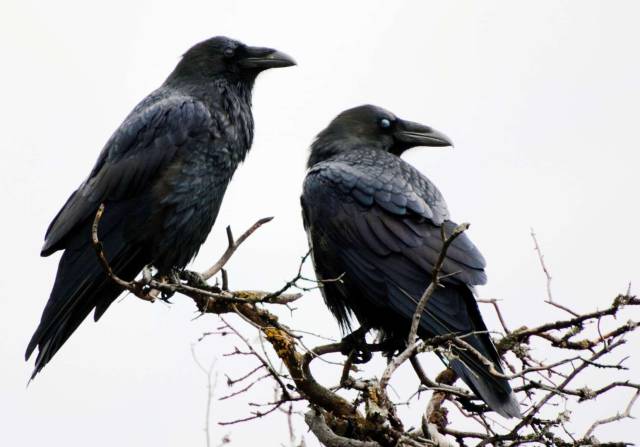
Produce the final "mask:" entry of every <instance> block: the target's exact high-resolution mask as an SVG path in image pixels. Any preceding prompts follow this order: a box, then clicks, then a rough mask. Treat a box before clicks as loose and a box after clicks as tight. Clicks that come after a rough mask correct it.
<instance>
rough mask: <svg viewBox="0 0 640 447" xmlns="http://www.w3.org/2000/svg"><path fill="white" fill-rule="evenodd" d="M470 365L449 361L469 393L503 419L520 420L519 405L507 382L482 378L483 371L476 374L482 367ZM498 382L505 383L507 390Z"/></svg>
mask: <svg viewBox="0 0 640 447" xmlns="http://www.w3.org/2000/svg"><path fill="white" fill-rule="evenodd" d="M471 365H472V364H471ZM471 365H470V364H469V363H466V362H463V361H462V360H461V359H460V358H455V359H452V360H450V361H449V366H450V367H451V368H452V369H453V370H454V371H455V372H456V374H457V375H458V376H459V377H460V378H461V379H462V380H463V381H464V383H466V384H467V386H468V387H469V388H471V391H473V392H474V393H475V394H476V395H477V396H480V398H481V399H482V400H484V401H485V402H486V404H487V405H488V406H489V408H491V409H492V410H493V411H495V412H497V413H498V414H500V415H501V416H503V417H505V418H510V417H515V418H522V413H521V412H520V405H519V404H518V401H517V400H516V398H515V395H514V394H513V391H511V388H510V387H509V385H508V382H507V381H506V380H504V379H499V378H495V377H492V378H491V379H487V378H486V377H484V375H485V374H483V373H484V372H485V371H484V370H482V372H481V373H480V374H478V372H480V371H479V368H484V366H481V367H479V366H478V365H474V366H471ZM485 369H486V368H485ZM500 381H503V382H505V383H506V388H507V389H505V383H499V382H500Z"/></svg>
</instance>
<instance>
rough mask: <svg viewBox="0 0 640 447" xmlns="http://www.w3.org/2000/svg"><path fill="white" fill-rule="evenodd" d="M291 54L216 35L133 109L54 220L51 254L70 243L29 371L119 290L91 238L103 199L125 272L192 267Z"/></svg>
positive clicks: (113, 247) (114, 251)
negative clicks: (255, 98) (264, 74)
mask: <svg viewBox="0 0 640 447" xmlns="http://www.w3.org/2000/svg"><path fill="white" fill-rule="evenodd" d="M294 64H295V63H294V61H293V60H292V59H291V58H290V57H289V56H287V55H286V54H283V53H280V52H278V51H276V50H273V49H270V48H260V47H251V46H247V45H244V44H242V43H240V42H237V41H234V40H231V39H229V38H226V37H214V38H211V39H208V40H205V41H203V42H200V43H198V44H197V45H195V46H193V47H192V48H190V49H189V50H188V51H187V52H186V53H185V54H184V56H183V57H182V59H181V61H180V62H179V63H178V65H177V66H176V68H175V69H174V70H173V72H172V73H171V74H170V75H169V77H168V78H167V80H166V81H165V82H164V84H162V86H161V87H160V88H158V89H157V90H155V91H154V92H153V93H151V94H150V95H149V96H147V97H146V98H145V99H143V100H142V102H140V103H139V104H138V105H137V106H136V107H135V108H134V109H133V111H132V112H131V113H130V114H129V116H128V117H127V118H126V119H125V120H124V122H123V123H122V124H121V125H120V127H119V128H118V129H117V130H116V131H115V133H114V134H113V136H112V137H111V138H110V139H109V141H108V142H107V144H106V145H105V147H104V149H103V150H102V152H101V153H100V155H99V157H98V161H97V162H96V164H95V166H94V168H93V170H92V171H91V173H90V174H89V177H88V178H87V179H86V180H85V181H84V182H83V183H82V184H81V185H80V187H79V188H78V189H77V190H76V191H75V192H74V193H73V194H71V197H69V199H68V200H67V202H66V204H65V205H64V206H63V207H62V209H61V210H60V212H59V213H58V215H57V216H56V217H55V218H54V219H53V222H52V223H51V225H50V226H49V229H48V230H47V234H46V240H45V243H44V247H43V248H42V253H41V254H42V256H49V255H50V254H52V253H53V252H55V251H57V250H64V253H63V255H62V258H61V260H60V265H59V266H58V273H57V276H56V280H55V284H54V286H53V290H52V291H51V295H50V297H49V301H48V302H47V305H46V307H45V309H44V312H43V313H42V318H41V320H40V324H39V325H38V328H37V329H36V332H35V333H34V334H33V337H32V339H31V341H30V342H29V346H28V347H27V351H26V358H27V359H28V358H29V356H30V355H31V353H32V352H33V350H34V349H35V348H36V346H37V347H38V348H39V352H38V356H37V359H36V362H35V369H34V372H33V375H32V378H33V377H34V376H35V375H36V374H37V373H38V372H39V371H40V370H41V369H42V368H43V367H44V366H45V365H46V364H47V362H49V360H51V358H52V357H53V355H54V354H55V353H56V352H57V351H58V349H60V347H61V346H62V345H63V344H64V342H65V341H66V340H67V339H68V338H69V336H70V335H71V334H72V333H73V331H75V330H76V328H77V327H78V325H79V324H80V323H81V322H82V321H83V320H84V319H85V317H86V316H87V315H88V314H89V313H90V312H91V311H92V310H94V309H95V312H94V318H95V320H96V321H97V320H98V319H99V318H100V317H101V316H102V314H104V312H105V311H106V310H107V308H108V307H109V305H110V304H111V303H112V302H113V301H114V300H115V299H116V297H117V296H118V295H119V294H120V293H121V292H122V289H121V288H120V287H119V286H117V285H116V284H115V283H114V282H113V281H111V280H110V279H109V278H108V277H107V276H106V274H105V273H104V271H103V268H102V266H101V265H100V263H99V262H98V258H97V256H96V254H95V252H94V249H93V247H92V245H91V234H90V233H91V229H90V227H91V222H92V220H93V216H94V215H95V213H96V211H97V209H98V207H99V206H100V204H101V203H104V204H105V213H104V216H103V219H102V222H101V224H100V232H99V237H100V239H101V241H102V242H103V244H104V250H105V252H106V255H107V257H108V260H109V263H110V265H111V267H112V268H113V269H114V271H115V273H116V274H117V275H118V276H120V277H121V278H123V279H125V280H132V279H134V278H135V276H136V275H137V274H138V273H139V272H140V271H141V270H142V269H143V268H144V267H145V266H146V265H149V264H151V265H153V266H155V267H156V268H157V270H158V273H159V274H169V273H170V272H171V271H172V269H180V268H184V266H185V265H186V264H187V263H188V262H189V261H190V260H191V259H192V258H193V257H194V256H195V255H196V253H197V252H198V249H199V248H200V245H201V244H202V243H203V242H204V241H205V239H206V237H207V235H208V234H209V231H210V230H211V227H212V226H213V223H214V222H215V220H216V216H217V214H218V210H219V209H220V205H221V203H222V198H223V196H224V193H225V190H226V188H227V185H228V184H229V181H230V180H231V177H232V176H233V173H234V172H235V170H236V168H237V166H238V164H239V163H240V162H242V161H243V160H244V158H245V156H246V155H247V152H248V151H249V148H250V147H251V142H252V139H253V116H252V114H251V90H252V88H253V84H254V81H255V79H256V77H257V76H258V74H259V73H260V72H261V71H263V70H266V69H268V68H275V67H288V66H291V65H294Z"/></svg>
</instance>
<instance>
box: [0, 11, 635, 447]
mask: <svg viewBox="0 0 640 447" xmlns="http://www.w3.org/2000/svg"><path fill="white" fill-rule="evenodd" d="M639 17H640V4H638V3H637V2H635V1H617V2H605V1H557V0H556V1H535V2H534V1H530V2H507V1H502V2H498V1H483V2H476V1H472V0H469V1H458V2H434V1H424V0H423V1H413V2H410V1H393V2H390V1H385V2H383V1H372V0H367V1H353V2H345V1H322V2H301V1H287V2H278V1H258V0H256V1H190V0H184V1H181V2H159V1H150V0H149V1H109V2H87V1H75V2H72V1H65V0H58V1H50V2H46V1H40V2H34V1H25V0H21V1H18V0H4V1H3V3H2V5H1V6H0V50H1V52H2V54H3V58H2V60H3V66H2V70H0V79H1V82H0V97H1V98H2V102H1V103H0V118H1V121H2V123H3V124H4V125H3V131H2V133H1V134H0V147H1V148H2V155H1V157H2V159H1V161H2V162H1V163H0V186H1V188H2V192H3V194H2V195H3V204H2V210H3V214H2V215H3V219H2V231H1V232H0V247H2V249H3V256H2V258H1V259H2V260H1V261H0V262H1V264H0V265H1V269H2V272H3V274H2V276H1V277H0V304H1V305H2V307H1V309H2V311H1V312H0V357H1V364H2V369H1V372H0V396H1V397H0V421H2V422H0V445H5V446H9V445H11V446H14V445H15V446H17V445H24V446H38V445H52V446H58V445H60V446H62V445H64V446H66V447H74V446H86V445H91V446H92V447H102V446H114V445H125V446H127V445H154V446H156V447H164V446H177V445H188V446H204V445H205V444H204V435H203V432H202V427H203V419H204V405H205V400H206V394H205V379H204V377H203V375H202V374H201V372H200V371H199V370H198V369H197V367H196V366H195V364H194V362H193V360H192V358H191V351H190V346H191V344H192V343H193V342H194V341H195V340H196V339H197V338H198V337H199V335H200V334H202V333H203V332H205V331H210V330H212V329H215V328H216V327H217V326H218V320H217V317H215V316H205V317H202V318H199V319H196V320H193V318H194V317H195V316H196V314H195V308H194V306H193V304H192V302H191V301H190V300H189V299H186V298H179V297H176V298H175V299H174V304H173V305H171V306H167V305H165V304H163V303H155V304H153V305H150V304H148V303H144V302H141V301H139V300H137V299H136V298H132V297H127V298H125V299H123V300H122V301H120V302H118V303H117V304H114V305H113V306H112V307H111V308H110V309H109V311H108V312H107V314H106V315H105V317H104V318H103V319H102V320H101V321H100V323H99V324H94V323H93V322H92V321H86V322H85V323H84V324H83V325H82V326H81V327H80V329H79V330H78V331H77V332H76V333H75V334H74V335H73V336H72V337H71V339H70V340H69V342H68V343H67V344H66V345H65V346H64V347H63V348H62V350H61V351H60V352H59V353H58V355H57V356H56V357H55V359H54V360H53V361H52V362H51V363H50V364H49V365H48V366H47V367H46V368H45V370H44V371H43V373H42V374H41V375H40V376H38V378H37V379H36V381H35V382H34V383H33V384H31V385H30V386H29V388H28V389H27V388H25V385H26V382H27V378H28V376H29V374H30V371H31V368H32V364H27V363H25V362H24V360H23V352H24V349H25V347H26V344H27V342H28V340H29V338H30V336H31V334H32V332H33V330H34V329H35V327H36V324H37V322H38V319H39V318H40V313H41V311H42V308H43V306H44V304H45V301H46V299H47V297H48V294H49V290H50V287H51V285H52V283H53V278H54V275H55V271H56V267H57V259H58V255H56V256H53V257H51V258H46V259H43V258H40V257H39V256H38V253H39V251H40V247H41V244H42V239H43V235H44V232H45V229H46V227H47V225H48V224H49V222H50V220H51V219H52V218H53V216H54V215H55V213H56V212H57V211H58V209H59V207H60V206H61V205H62V204H63V203H64V201H65V200H66V198H67V196H68V195H69V193H70V192H71V191H72V190H73V189H74V188H76V187H77V186H78V185H79V183H80V182H81V181H82V180H83V178H84V177H85V176H86V175H87V173H88V171H89V169H90V168H91V166H92V165H93V162H94V160H95V158H96V156H97V154H98V152H99V150H100V149H101V148H102V146H103V144H104V143H105V141H106V140H107V138H108V137H109V135H110V134H111V133H112V132H113V131H114V130H115V129H116V127H117V126H118V125H119V124H120V122H121V121H122V120H123V118H124V117H125V115H126V114H127V113H128V112H129V111H130V110H131V108H132V107H133V106H134V105H135V104H136V103H137V102H138V101H139V100H140V99H142V98H143V97H144V96H145V95H147V94H148V93H149V92H150V91H151V90H153V89H154V88H156V87H157V86H158V85H159V84H160V83H161V82H162V81H163V80H164V78H165V77H166V76H167V75H168V74H169V72H170V71H171V70H172V69H173V67H174V65H175V64H176V63H177V61H178V60H179V57H180V55H181V54H182V53H183V52H184V51H185V50H186V49H187V48H189V47H190V46H191V45H193V44H194V43H196V42H198V41H200V40H203V39H205V38H207V37H211V36H214V35H228V36H230V37H234V38H237V39H239V40H242V41H244V42H246V43H249V44H253V45H264V46H271V47H274V48H278V49H280V50H283V51H285V52H287V53H289V54H291V55H292V56H294V57H295V58H296V60H297V61H298V64H299V66H298V67H295V68H291V69H286V70H273V71H271V72H267V73H265V74H264V75H263V76H261V77H260V78H259V79H258V81H257V83H256V88H255V94H254V116H255V122H256V137H255V140H254V145H253V150H252V152H251V154H250V155H249V158H248V161H247V162H246V163H245V165H243V166H242V167H241V168H240V169H239V170H238V172H237V175H236V176H235V178H234V181H233V182H232V184H231V187H230V189H229V191H228V193H227V195H226V197H225V201H224V204H223V207H222V211H221V213H220V215H219V217H218V221H217V223H216V226H215V227H214V230H213V231H212V233H211V236H210V238H209V240H208V241H207V243H206V244H205V245H204V247H203V249H202V250H201V252H200V254H199V256H198V258H197V260H196V261H195V262H194V264H193V266H192V267H193V268H194V269H202V268H204V267H207V266H208V265H209V264H211V263H212V262H213V261H214V260H215V259H217V256H218V255H219V254H220V253H221V251H222V250H223V249H224V246H225V243H226V239H225V236H224V227H225V226H226V225H229V224H230V225H232V227H233V228H234V229H235V231H236V233H239V232H240V231H241V230H243V229H244V228H245V227H247V226H249V225H250V224H251V223H252V222H253V221H254V220H256V219H257V218H259V217H263V216H269V215H273V216H276V219H275V220H274V221H273V222H271V223H270V224H268V226H266V227H265V228H264V229H261V230H260V231H259V232H258V233H257V234H256V235H255V236H254V237H252V239H251V240H250V241H249V242H247V244H246V245H245V246H244V247H243V248H242V249H241V251H240V252H239V253H238V254H237V255H236V256H235V257H234V258H233V260H232V262H231V263H230V264H229V266H228V267H229V276H230V281H231V286H232V288H245V289H251V288H259V289H267V290H274V289H276V288H278V287H280V286H281V285H282V284H283V283H284V281H285V280H287V279H288V278H290V277H291V276H293V275H294V273H295V270H296V267H297V263H298V259H299V257H300V256H301V255H303V254H304V253H305V252H306V239H305V235H304V232H303V230H302V224H301V219H300V210H299V200H298V197H299V194H300V187H301V182H302V179H303V176H304V164H305V159H306V156H307V150H308V146H309V143H310V142H311V141H312V139H313V137H314V135H315V134H316V133H317V132H318V131H320V130H321V129H322V128H323V127H324V126H325V125H326V124H327V123H328V121H329V120H330V119H331V118H332V117H333V116H335V115H336V114H337V113H338V112H340V111H342V110H343V109H345V108H349V107H352V106H355V105H360V104H363V103H372V104H377V105H380V106H383V107H385V108H388V109H389V110H391V111H393V112H395V113H396V114H397V115H398V116H401V117H405V118H407V119H410V120H413V121H419V122H423V123H425V124H429V125H431V126H433V127H435V128H437V129H439V130H441V131H443V132H445V133H446V134H447V135H449V136H450V137H451V138H452V139H453V140H454V142H455V144H456V146H455V149H454V150H450V149H416V150H413V151H411V152H410V153H408V154H406V155H405V159H406V160H407V161H409V162H411V163H413V164H414V165H415V166H416V167H417V168H419V169H420V170H421V171H422V172H424V173H425V174H426V175H427V176H428V177H429V178H430V179H431V180H433V181H434V182H435V183H436V184H437V185H438V187H439V188H440V189H441V191H442V192H443V194H444V195H445V197H446V199H447V201H448V203H449V208H450V210H451V213H452V217H453V218H454V219H455V220H458V221H468V222H471V223H472V227H471V230H470V233H469V235H470V236H471V238H472V239H473V240H474V241H475V243H476V244H477V245H478V246H479V248H480V249H481V250H482V252H483V253H484V255H485V257H486V258H487V260H488V263H489V267H488V274H489V283H488V285H487V286H485V287H483V288H481V289H480V295H481V296H482V297H496V298H500V299H502V300H504V302H503V311H504V313H505V315H506V317H507V319H508V321H509V324H510V325H511V326H512V327H518V326H521V325H525V324H526V325H533V324H535V323H536V322H538V323H539V322H543V321H545V320H548V319H558V318H561V317H564V315H562V314H561V313H559V312H558V311H557V310H555V309H552V308H550V307H549V306H548V305H545V304H543V300H544V298H545V281H544V277H543V275H542V273H541V270H540V267H539V265H538V259H537V257H536V254H535V253H534V251H533V249H532V248H533V245H532V242H531V238H530V235H529V232H530V228H531V227H533V228H535V230H536V232H537V234H538V237H539V240H540V243H541V244H542V247H543V250H544V253H545V255H546V260H547V263H548V265H549V267H550V269H551V271H552V274H553V277H554V281H553V290H554V295H555V297H556V299H558V300H559V301H561V302H563V303H564V304H567V305H568V306H571V307H573V308H575V309H577V310H589V309H594V308H598V307H600V308H602V307H604V306H606V305H608V304H609V303H610V302H611V300H612V299H613V298H614V296H615V295H616V294H617V293H619V292H621V291H624V290H626V288H627V284H628V283H629V282H632V284H638V283H640V269H639V268H638V256H637V251H638V249H640V235H639V234H640V233H639V232H638V230H637V228H636V226H637V223H638V221H639V220H640V211H639V210H640V207H639V205H638V193H639V192H640V188H639V186H640V185H639V183H640V182H639V180H638V169H639V167H640V156H639V154H638V153H639V151H640V144H639V143H640V136H639V135H638V124H637V121H638V117H639V116H640V114H639V113H638V112H639V105H638V104H640V87H639V80H640V58H639V57H638V43H639V42H640V28H639V27H638V18H639ZM308 274H311V273H310V271H309V272H308ZM633 290H634V291H637V287H633ZM298 307H299V310H298V311H296V312H295V313H294V314H293V319H291V318H289V316H287V315H285V316H287V318H288V320H287V321H289V322H290V324H292V325H293V326H296V327H299V328H302V327H308V328H310V329H312V330H315V331H317V332H320V333H322V334H325V335H327V336H332V337H337V336H339V333H338V330H337V327H336V325H335V323H334V322H333V320H332V318H331V317H330V315H329V313H328V311H327V310H326V309H325V308H324V306H323V305H322V300H321V298H320V296H319V294H318V293H309V294H307V295H306V296H305V297H304V298H303V299H302V300H301V301H300V302H299V304H298ZM483 312H484V314H485V316H486V320H487V322H488V324H489V325H490V326H492V327H495V328H497V327H498V326H497V322H496V319H495V318H494V316H493V315H492V313H491V312H490V309H489V308H483ZM625 318H629V315H627V316H626V317H625ZM635 318H636V319H637V315H636V316H635ZM232 321H233V319H232ZM622 321H624V320H622ZM236 323H237V327H239V328H242V329H243V331H244V332H245V333H246V334H247V335H248V336H252V337H253V336H254V335H255V331H254V330H253V329H252V328H250V327H247V325H245V324H243V323H241V322H237V321H236ZM638 341H639V340H638V337H632V338H631V339H630V343H629V344H628V345H627V347H626V349H627V350H628V352H629V353H633V354H636V353H637V351H638ZM307 343H308V344H316V343H319V341H318V340H313V339H309V340H307ZM235 344H237V343H236V341H235V340H232V339H231V338H230V337H225V338H222V337H210V338H208V339H207V340H206V341H205V342H204V343H203V344H201V345H199V346H198V347H197V350H198V352H199V354H200V356H201V358H202V360H203V361H204V362H208V359H211V358H214V357H217V358H218V363H217V368H218V371H219V374H220V380H219V384H218V390H217V394H218V395H219V396H220V395H223V394H225V393H226V392H227V391H228V390H227V387H226V384H225V379H224V374H229V375H231V376H233V377H237V376H239V375H241V374H242V373H243V372H246V371H248V370H249V369H250V368H251V366H253V363H252V362H250V361H248V360H247V361H246V362H245V363H241V362H239V361H230V360H228V359H226V358H224V357H222V354H223V353H225V352H229V351H231V350H232V348H233V346H234V345H235ZM539 354H540V357H543V358H544V357H545V354H544V352H540V353H539ZM427 364H428V365H430V366H432V367H433V368H439V366H438V364H437V362H427ZM628 366H630V367H631V368H634V371H635V372H631V373H630V374H629V376H631V377H632V378H635V377H637V376H638V371H639V370H640V357H636V358H632V359H631V360H629V361H628ZM377 368H378V369H376V365H373V366H372V367H371V369H370V374H374V373H375V371H378V372H379V371H381V369H380V364H379V363H378V364H377ZM335 374H336V373H333V376H330V377H332V378H333V379H334V380H335V377H336V376H335ZM404 377H405V378H406V380H405V381H406V383H408V384H410V385H411V386H407V387H404V388H403V386H402V385H403V383H398V384H397V387H398V389H399V392H400V393H401V394H402V395H403V397H407V396H408V395H409V394H410V391H411V389H413V387H415V382H412V381H413V380H414V379H413V378H411V376H410V375H409V374H405V376H404ZM594 380H595V379H594ZM270 393H271V389H270V388H267V387H265V386H263V387H262V390H259V389H256V391H255V392H253V393H252V394H251V395H249V396H248V397H247V398H244V399H239V400H235V401H234V400H228V401H223V402H215V403H214V409H213V415H212V422H211V426H212V430H213V432H212V437H213V441H214V445H215V444H217V443H218V442H219V440H220V439H221V438H222V436H224V435H225V434H226V433H230V439H231V441H232V444H231V445H234V446H245V445H247V446H248V445H252V444H253V443H254V442H255V440H256V437H257V436H259V437H260V438H259V441H260V444H261V445H280V443H281V442H282V443H287V442H288V435H287V428H286V423H285V420H284V417H282V416H281V415H275V416H273V417H271V418H268V419H265V420H261V421H258V422H254V423H250V424H245V425H242V426H235V427H219V426H218V425H217V422H218V421H221V420H228V419H232V418H235V417H240V416H242V415H246V414H247V412H248V411H249V409H250V408H249V407H248V406H247V402H249V401H252V402H264V401H266V400H268V399H270V397H271V396H270ZM628 394H629V393H628V392H627V393H623V392H620V393H618V394H612V395H611V396H610V397H609V398H604V399H600V400H599V401H598V402H597V403H595V404H588V405H587V406H586V407H585V408H586V409H587V414H586V417H577V419H576V423H575V424H574V426H573V428H574V429H575V431H576V433H577V434H582V433H584V431H585V429H586V426H587V425H588V421H589V419H593V418H597V417H603V416H609V415H611V414H613V413H614V412H615V411H616V410H617V409H620V408H622V406H623V405H624V401H626V399H628ZM421 410H422V407H421V405H417V406H415V407H412V409H411V410H406V411H405V410H403V411H405V413H404V415H405V417H406V420H409V421H411V420H413V421H415V423H418V421H419V414H420V411H421ZM583 411H584V410H583ZM636 413H637V414H639V415H640V409H636ZM296 421H297V422H296V424H297V425H296V427H297V434H298V435H301V434H304V425H303V423H301V420H300V419H297V420H296ZM585 424H587V425H585ZM634 424H637V422H633V421H629V420H627V421H624V422H621V423H619V424H617V425H615V426H611V427H606V428H603V429H602V430H601V431H599V432H598V433H600V434H601V435H602V436H601V437H602V438H603V439H606V438H607V437H613V438H614V439H616V440H617V439H619V438H623V439H624V440H626V441H640V435H638V429H637V425H636V426H635V428H634ZM307 441H308V442H309V445H317V442H316V441H315V440H312V436H310V435H307Z"/></svg>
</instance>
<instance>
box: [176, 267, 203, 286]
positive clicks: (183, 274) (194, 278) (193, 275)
mask: <svg viewBox="0 0 640 447" xmlns="http://www.w3.org/2000/svg"><path fill="white" fill-rule="evenodd" d="M178 277H179V278H180V279H181V280H183V281H185V282H186V283H187V284H189V285H190V286H192V287H200V288H203V289H204V288H208V287H209V284H207V281H206V280H205V279H204V277H203V276H202V275H201V274H200V273H198V272H193V271H191V270H181V271H180V272H178Z"/></svg>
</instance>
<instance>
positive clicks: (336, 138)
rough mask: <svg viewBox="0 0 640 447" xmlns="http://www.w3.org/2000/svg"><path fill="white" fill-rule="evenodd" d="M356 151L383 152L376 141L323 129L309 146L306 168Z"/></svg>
mask: <svg viewBox="0 0 640 447" xmlns="http://www.w3.org/2000/svg"><path fill="white" fill-rule="evenodd" d="M358 149H371V150H383V151H384V149H383V148H382V147H381V146H380V145H379V144H378V142H377V141H375V140H372V139H365V138H362V137H358V136H356V135H344V134H343V133H335V132H333V131H331V130H329V129H325V130H323V131H322V132H320V133H319V134H318V136H317V137H316V139H315V141H314V142H313V143H312V144H311V153H310V154H309V160H308V161H307V168H311V167H313V166H314V165H315V164H317V163H320V162H323V161H327V160H329V159H333V158H335V157H337V156H340V155H341V154H348V153H351V152H353V151H356V150H358Z"/></svg>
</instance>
